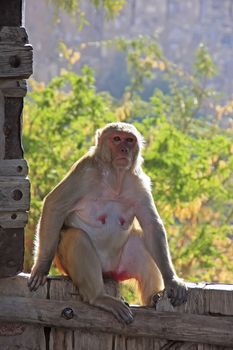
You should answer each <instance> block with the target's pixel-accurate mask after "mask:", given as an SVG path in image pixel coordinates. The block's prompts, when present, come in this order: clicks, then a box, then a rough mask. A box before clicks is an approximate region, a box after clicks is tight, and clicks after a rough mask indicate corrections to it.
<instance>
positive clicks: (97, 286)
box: [57, 228, 104, 302]
mask: <svg viewBox="0 0 233 350" xmlns="http://www.w3.org/2000/svg"><path fill="white" fill-rule="evenodd" d="M57 255H58V259H59V260H60V262H61V265H62V267H63V269H64V270H65V271H67V274H68V275H69V276H70V278H71V279H72V281H73V283H74V284H75V285H76V286H77V287H78V288H79V292H80V295H81V296H82V297H83V299H84V300H85V301H88V302H92V300H94V299H95V298H96V297H97V296H98V295H102V294H103V293H104V283H103V276H102V267H101V263H100V259H99V257H98V254H97V252H96V249H95V247H94V245H93V243H92V242H91V240H90V238H89V236H88V235H87V234H86V233H85V232H83V231H82V230H78V229H73V228H69V229H67V230H66V231H64V232H63V233H62V236H61V241H60V243H59V247H58V254H57Z"/></svg>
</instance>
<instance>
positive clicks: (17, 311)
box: [0, 297, 233, 346]
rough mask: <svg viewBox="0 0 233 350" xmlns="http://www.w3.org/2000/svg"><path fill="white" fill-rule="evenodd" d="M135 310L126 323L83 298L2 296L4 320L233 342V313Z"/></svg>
mask: <svg viewBox="0 0 233 350" xmlns="http://www.w3.org/2000/svg"><path fill="white" fill-rule="evenodd" d="M65 308H71V309H72V310H73V313H74V316H73V318H72V319H69V320H67V319H65V318H64V317H63V316H62V313H63V310H64V309H65ZM132 310H133V312H134V314H135V318H134V321H133V322H132V323H131V324H130V325H128V326H125V325H122V324H120V323H119V322H117V321H116V320H115V318H114V317H113V315H111V314H110V313H107V312H104V311H100V310H99V309H98V308H96V307H93V306H90V305H87V304H84V303H82V302H79V301H60V300H56V301H55V300H42V299H37V300H36V301H35V299H33V298H22V297H13V298H12V297H1V303H0V321H4V322H5V321H9V322H23V323H30V324H40V325H46V326H55V327H64V328H76V329H81V330H82V329H83V330H84V329H88V330H89V331H93V332H104V333H110V334H121V335H124V336H133V337H136V336H141V337H158V338H162V339H169V340H176V341H187V342H193V343H203V344H214V345H223V346H231V345H232V344H233V317H220V316H215V317H213V316H204V315H201V316H200V315H195V314H185V313H184V314H181V313H178V312H156V311H155V310H153V309H151V308H145V307H138V308H136V307H134V308H132Z"/></svg>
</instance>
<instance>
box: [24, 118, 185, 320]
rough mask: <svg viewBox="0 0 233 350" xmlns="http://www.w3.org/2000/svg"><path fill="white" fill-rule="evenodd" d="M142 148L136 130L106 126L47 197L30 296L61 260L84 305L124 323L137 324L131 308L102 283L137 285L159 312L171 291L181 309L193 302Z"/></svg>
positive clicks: (120, 124) (139, 136)
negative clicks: (157, 300) (156, 300)
mask: <svg viewBox="0 0 233 350" xmlns="http://www.w3.org/2000/svg"><path fill="white" fill-rule="evenodd" d="M142 144H143V138H142V136H141V134H140V133H139V132H138V130H137V129H136V128H135V127H134V126H132V125H130V124H127V123H111V124H107V125H106V126H105V127H104V128H103V129H102V130H98V131H97V133H96V144H95V146H94V147H92V148H91V150H90V151H89V152H88V153H87V154H86V155H84V157H83V158H81V159H80V160H79V161H77V162H76V163H75V164H74V165H73V167H72V168H71V170H70V172H69V173H68V174H67V176H66V177H65V178H64V179H63V180H62V181H61V182H60V183H59V184H58V185H57V186H56V187H55V188H54V189H53V190H52V191H51V192H50V193H49V194H48V195H47V196H46V198H45V200H44V205H43V210H42V215H41V218H40V222H39V226H38V237H37V239H38V244H37V253H36V258H35V264H34V266H33V268H32V272H31V276H30V279H29V287H30V289H31V290H36V289H37V288H38V287H39V285H41V284H44V283H45V281H46V275H47V274H48V272H49V269H50V265H51V263H52V260H53V259H54V257H55V255H56V260H57V262H58V265H59V266H60V267H62V269H63V271H64V272H65V273H66V274H68V275H69V276H70V278H71V279H72V281H73V283H74V284H75V285H77V286H78V288H79V292H80V294H81V296H82V297H83V300H84V301H86V302H88V303H90V304H92V305H95V306H97V307H100V308H102V309H105V310H107V311H110V312H112V313H113V314H114V315H115V317H116V318H117V319H118V320H119V321H121V322H122V321H123V322H125V323H129V322H131V321H132V320H133V314H132V312H131V310H130V308H129V307H128V306H127V305H126V303H124V301H122V300H121V299H118V298H115V297H112V296H109V295H107V294H106V293H105V292H104V282H103V276H109V277H112V278H113V279H115V280H117V281H123V280H126V279H129V278H135V279H136V280H137V281H138V285H139V290H140V293H141V299H142V303H143V304H144V305H152V303H153V300H152V299H153V296H154V295H155V294H156V293H158V292H160V291H162V290H163V289H164V288H165V289H166V291H167V295H168V297H170V300H171V303H172V304H173V305H174V306H177V305H180V304H181V303H183V302H185V301H186V299H187V287H186V286H185V284H184V283H183V282H182V281H181V280H180V279H179V278H178V277H177V275H176V272H175V270H174V267H173V265H172V262H171V258H170V253H169V248H168V243H167V237H166V231H165V228H164V226H163V223H162V220H161V218H160V216H159V214H158V212H157V210H156V207H155V204H154V201H153V198H152V195H151V189H150V180H149V178H148V177H147V176H146V175H145V173H144V172H143V170H142V168H141V163H142V157H141V149H142Z"/></svg>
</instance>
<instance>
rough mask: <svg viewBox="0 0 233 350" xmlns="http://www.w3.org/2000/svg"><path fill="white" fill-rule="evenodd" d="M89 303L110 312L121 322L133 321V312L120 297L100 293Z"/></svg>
mask: <svg viewBox="0 0 233 350" xmlns="http://www.w3.org/2000/svg"><path fill="white" fill-rule="evenodd" d="M91 304H92V305H95V306H97V307H99V308H101V309H103V310H106V311H109V312H111V313H112V314H113V315H114V316H115V317H116V319H117V320H118V321H119V322H121V323H122V322H123V323H126V324H129V323H131V322H133V313H132V311H131V310H130V307H129V306H128V305H126V303H124V302H123V301H122V300H120V299H117V298H114V297H111V296H109V295H102V296H99V297H97V298H96V299H95V300H94V301H93V302H92V303H91Z"/></svg>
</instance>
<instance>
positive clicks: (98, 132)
mask: <svg viewBox="0 0 233 350" xmlns="http://www.w3.org/2000/svg"><path fill="white" fill-rule="evenodd" d="M101 134H102V129H97V130H96V133H95V145H96V146H98V145H100V143H101Z"/></svg>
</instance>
